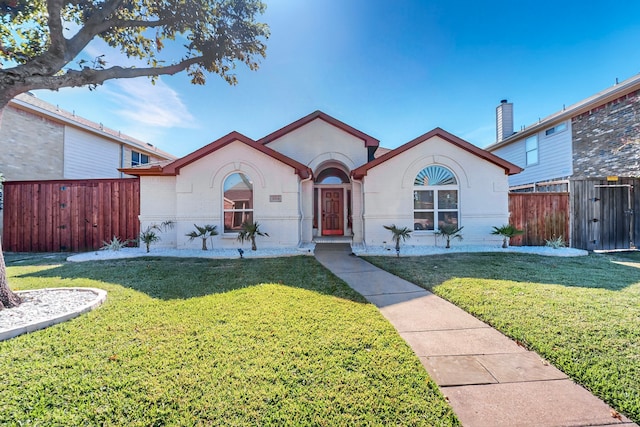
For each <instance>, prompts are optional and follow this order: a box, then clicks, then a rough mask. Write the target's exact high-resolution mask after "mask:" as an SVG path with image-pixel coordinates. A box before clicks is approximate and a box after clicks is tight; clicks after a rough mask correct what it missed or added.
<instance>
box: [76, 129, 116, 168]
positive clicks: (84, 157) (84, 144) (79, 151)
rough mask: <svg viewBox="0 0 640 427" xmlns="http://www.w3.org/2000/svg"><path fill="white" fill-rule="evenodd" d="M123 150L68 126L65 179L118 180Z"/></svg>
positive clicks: (109, 142) (111, 143)
mask: <svg viewBox="0 0 640 427" xmlns="http://www.w3.org/2000/svg"><path fill="white" fill-rule="evenodd" d="M120 157H121V148H120V146H119V145H118V144H114V143H113V142H112V141H108V140H105V139H103V138H100V137H98V136H96V135H93V134H91V133H89V132H85V131H82V130H79V129H74V128H72V127H69V126H67V127H66V128H65V133H64V177H65V179H90V178H91V179H92V178H118V177H120V172H118V168H119V167H120V163H121V159H120Z"/></svg>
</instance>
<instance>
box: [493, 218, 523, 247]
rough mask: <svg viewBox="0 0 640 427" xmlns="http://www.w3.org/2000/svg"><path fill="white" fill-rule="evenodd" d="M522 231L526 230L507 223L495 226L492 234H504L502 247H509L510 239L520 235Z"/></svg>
mask: <svg viewBox="0 0 640 427" xmlns="http://www.w3.org/2000/svg"><path fill="white" fill-rule="evenodd" d="M522 233H524V230H518V229H517V228H515V227H514V226H513V225H511V224H506V225H503V226H501V227H495V226H494V227H493V231H492V232H491V234H495V235H497V236H502V247H503V248H508V247H509V239H511V238H512V237H514V236H519V235H521V234H522Z"/></svg>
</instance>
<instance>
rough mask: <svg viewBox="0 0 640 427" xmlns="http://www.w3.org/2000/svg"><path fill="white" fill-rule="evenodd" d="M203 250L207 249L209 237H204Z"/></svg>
mask: <svg viewBox="0 0 640 427" xmlns="http://www.w3.org/2000/svg"><path fill="white" fill-rule="evenodd" d="M202 250H203V251H206V250H207V239H202Z"/></svg>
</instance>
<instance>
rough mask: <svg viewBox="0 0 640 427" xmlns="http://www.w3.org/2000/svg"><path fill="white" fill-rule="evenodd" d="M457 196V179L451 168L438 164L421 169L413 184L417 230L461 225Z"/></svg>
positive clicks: (414, 223)
mask: <svg viewBox="0 0 640 427" xmlns="http://www.w3.org/2000/svg"><path fill="white" fill-rule="evenodd" d="M458 194H459V192H458V180H457V179H456V177H455V175H454V174H453V172H451V171H450V170H449V169H447V168H445V167H444V166H439V165H431V166H427V167H426V168H424V169H422V170H421V171H420V172H419V173H418V175H416V178H415V180H414V182H413V228H414V230H431V231H434V230H436V224H438V225H437V229H439V228H440V226H442V224H455V225H458V223H459V215H458V204H459V200H458Z"/></svg>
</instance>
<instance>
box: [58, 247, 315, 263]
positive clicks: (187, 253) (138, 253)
mask: <svg viewBox="0 0 640 427" xmlns="http://www.w3.org/2000/svg"><path fill="white" fill-rule="evenodd" d="M314 249H315V245H314V244H309V245H304V246H301V247H296V248H260V247H258V250H256V251H252V250H251V249H250V248H242V250H243V254H242V256H243V257H244V258H273V257H281V256H294V255H313V250H314ZM143 256H152V257H154V256H162V257H179V258H240V253H239V252H238V249H209V250H206V251H203V250H202V249H168V248H154V247H152V248H151V251H150V252H149V253H147V251H146V249H145V248H122V249H120V250H118V251H110V250H104V251H103V250H100V251H93V252H85V253H81V254H77V255H72V256H70V257H68V258H67V261H73V262H83V261H100V260H106V259H120V258H136V257H143Z"/></svg>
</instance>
